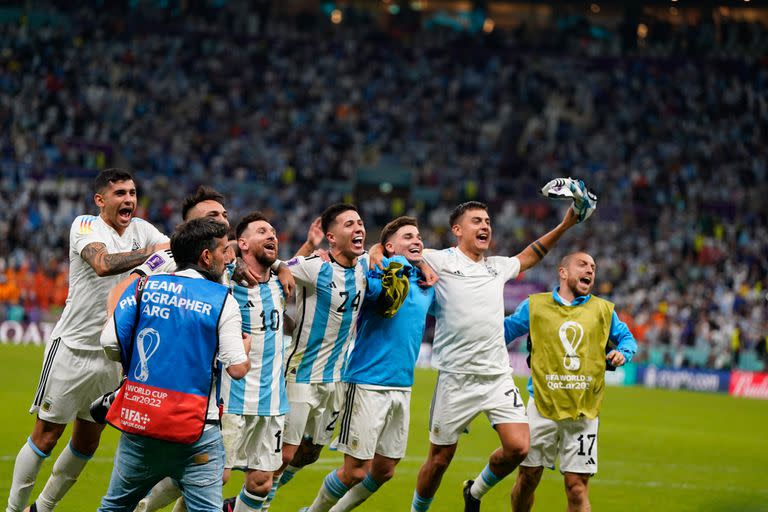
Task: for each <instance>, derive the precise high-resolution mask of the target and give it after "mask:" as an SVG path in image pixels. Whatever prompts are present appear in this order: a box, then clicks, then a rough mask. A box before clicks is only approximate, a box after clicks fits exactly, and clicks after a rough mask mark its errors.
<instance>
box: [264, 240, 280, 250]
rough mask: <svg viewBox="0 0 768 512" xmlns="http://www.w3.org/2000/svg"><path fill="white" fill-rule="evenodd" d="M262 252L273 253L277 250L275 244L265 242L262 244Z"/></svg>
mask: <svg viewBox="0 0 768 512" xmlns="http://www.w3.org/2000/svg"><path fill="white" fill-rule="evenodd" d="M264 250H265V251H272V252H274V251H276V250H277V244H276V243H274V242H267V243H266V244H264Z"/></svg>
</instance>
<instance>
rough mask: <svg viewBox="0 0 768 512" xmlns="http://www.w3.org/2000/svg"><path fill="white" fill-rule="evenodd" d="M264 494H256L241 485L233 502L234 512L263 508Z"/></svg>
mask: <svg viewBox="0 0 768 512" xmlns="http://www.w3.org/2000/svg"><path fill="white" fill-rule="evenodd" d="M265 499H266V496H257V495H255V494H253V493H251V492H248V490H247V489H246V488H245V487H243V488H242V490H241V491H240V494H239V495H238V496H237V501H236V502H235V510H234V512H251V511H252V510H263V509H262V507H263V506H264V500H265Z"/></svg>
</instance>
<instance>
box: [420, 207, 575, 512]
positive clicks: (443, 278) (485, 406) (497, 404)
mask: <svg viewBox="0 0 768 512" xmlns="http://www.w3.org/2000/svg"><path fill="white" fill-rule="evenodd" d="M574 208H576V205H575V204H574ZM449 222H450V225H451V230H452V232H453V234H454V236H455V237H456V241H457V247H454V248H451V249H445V250H442V251H427V252H425V253H424V259H425V261H426V262H427V263H428V264H429V265H430V266H431V267H432V268H433V269H434V270H435V271H436V272H437V274H438V275H439V277H440V280H439V281H438V282H437V284H436V295H435V307H434V313H435V317H436V326H435V338H434V342H433V352H432V353H433V360H434V362H435V366H436V367H437V369H438V370H439V372H440V373H439V375H438V380H437V384H436V386H435V394H434V397H433V401H432V410H431V414H430V421H429V429H430V433H429V440H430V449H429V454H428V455H427V460H426V462H425V463H424V465H423V466H422V467H421V469H420V471H419V476H418V480H417V484H416V491H415V492H414V496H413V502H412V504H411V510H412V511H415V512H425V511H426V510H428V509H429V507H430V505H431V502H432V499H433V496H434V495H435V492H437V489H438V487H439V486H440V481H441V479H442V476H443V474H444V473H445V470H446V469H447V468H448V465H449V464H450V462H451V459H452V458H453V455H454V454H455V453H456V446H457V443H458V441H459V435H460V434H461V433H462V432H463V431H464V430H465V429H466V427H467V426H468V425H469V423H470V422H471V421H472V419H473V418H474V417H475V416H477V415H478V414H480V413H485V415H486V416H487V417H488V419H489V421H490V422H491V425H493V428H494V429H495V430H496V433H497V434H498V436H499V440H500V441H501V447H500V448H498V449H497V450H496V451H494V452H493V453H492V454H491V456H490V459H489V462H488V464H487V465H486V467H485V468H484V469H483V471H482V473H480V475H479V476H478V477H477V478H476V479H475V480H474V481H472V480H469V481H467V482H466V483H465V486H464V501H465V510H479V508H480V498H482V496H483V495H485V493H486V492H488V490H489V489H490V488H491V487H492V486H493V485H495V484H496V483H497V482H498V481H499V480H501V479H502V478H504V477H505V476H507V475H508V474H509V473H511V472H512V471H513V470H514V469H515V467H517V465H518V464H519V463H520V462H521V461H522V460H523V459H524V458H525V456H526V454H527V452H528V443H529V434H528V425H527V419H526V415H525V408H524V406H523V402H522V400H521V398H520V393H519V391H518V389H517V386H516V385H515V382H514V380H513V379H512V370H511V368H510V367H509V358H508V355H507V349H506V345H505V343H504V334H503V322H504V297H503V290H504V283H506V282H507V281H508V280H510V279H513V278H515V277H516V276H517V275H518V274H519V273H520V272H521V271H524V270H527V269H529V268H531V267H533V266H534V265H536V264H537V263H538V262H539V261H541V259H542V258H543V257H544V255H545V254H546V253H547V252H548V251H549V250H550V249H551V248H552V246H553V245H554V244H555V243H556V242H557V241H558V240H559V239H560V237H561V236H562V235H563V234H564V233H565V232H566V231H567V230H569V229H570V228H572V227H573V226H575V225H576V224H577V222H578V215H577V213H576V212H575V211H574V209H573V208H569V209H568V211H567V213H566V215H565V217H564V218H563V220H562V222H561V223H560V224H559V225H558V226H557V227H556V228H555V229H553V230H552V231H550V232H549V233H547V234H546V235H544V236H542V237H541V238H539V239H538V240H536V241H535V242H533V243H532V244H531V245H529V246H528V247H526V248H525V249H524V250H523V251H522V252H521V253H519V254H518V255H517V256H514V257H511V258H507V257H501V256H491V257H486V256H485V253H486V252H487V251H488V249H489V247H490V244H491V236H492V228H491V218H490V216H489V215H488V211H487V207H486V205H485V204H483V203H480V202H477V201H470V202H467V203H463V204H460V205H459V206H458V207H456V208H455V209H454V210H453V212H452V213H451V216H450V221H449Z"/></svg>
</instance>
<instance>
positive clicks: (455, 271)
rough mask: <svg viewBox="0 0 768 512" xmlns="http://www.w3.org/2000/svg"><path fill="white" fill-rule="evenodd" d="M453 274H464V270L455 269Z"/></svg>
mask: <svg viewBox="0 0 768 512" xmlns="http://www.w3.org/2000/svg"><path fill="white" fill-rule="evenodd" d="M451 274H453V275H455V276H464V272H462V271H461V270H454V271H453V272H451Z"/></svg>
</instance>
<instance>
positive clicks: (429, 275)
mask: <svg viewBox="0 0 768 512" xmlns="http://www.w3.org/2000/svg"><path fill="white" fill-rule="evenodd" d="M418 267H419V270H421V273H422V274H423V275H424V279H421V280H420V281H419V286H421V287H422V288H431V287H432V286H434V285H435V283H437V282H438V281H439V280H440V277H438V275H437V272H435V271H434V269H433V268H432V267H430V266H429V263H427V262H426V261H422V262H421V263H419V265H418Z"/></svg>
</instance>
